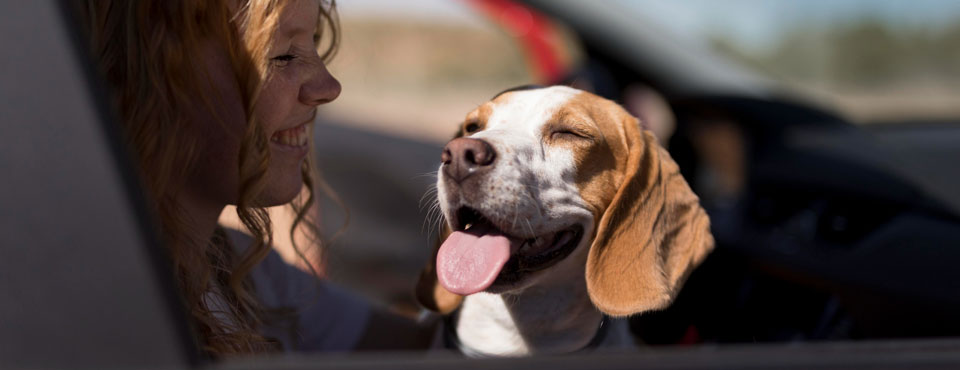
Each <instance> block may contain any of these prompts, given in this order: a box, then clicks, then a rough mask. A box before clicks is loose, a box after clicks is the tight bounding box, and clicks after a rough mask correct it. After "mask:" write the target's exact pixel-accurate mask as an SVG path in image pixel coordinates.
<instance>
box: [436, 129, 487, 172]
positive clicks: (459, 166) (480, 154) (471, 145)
mask: <svg viewBox="0 0 960 370" xmlns="http://www.w3.org/2000/svg"><path fill="white" fill-rule="evenodd" d="M496 158H497V152H496V151H495V150H493V147H492V146H490V143H487V142H486V141H483V140H480V139H471V138H465V137H461V138H457V139H453V140H451V141H450V142H449V143H447V146H445V147H444V148H443V153H441V154H440V160H441V161H443V173H444V174H446V175H447V176H448V177H450V179H452V180H453V181H456V182H458V183H459V182H462V181H463V180H465V179H466V178H467V177H470V175H473V174H475V173H478V172H483V171H484V170H486V169H489V168H491V167H493V166H492V164H493V161H494V160H495V159H496Z"/></svg>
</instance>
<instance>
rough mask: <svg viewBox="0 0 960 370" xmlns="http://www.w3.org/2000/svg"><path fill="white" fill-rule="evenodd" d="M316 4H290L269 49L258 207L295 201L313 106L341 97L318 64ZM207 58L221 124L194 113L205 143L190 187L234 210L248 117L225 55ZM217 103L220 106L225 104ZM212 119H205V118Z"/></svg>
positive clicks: (261, 106)
mask: <svg viewBox="0 0 960 370" xmlns="http://www.w3.org/2000/svg"><path fill="white" fill-rule="evenodd" d="M319 9H320V2H319V0H290V3H289V4H288V6H287V7H286V8H285V9H284V11H283V13H282V14H281V15H280V23H279V29H278V30H277V32H276V35H275V37H274V39H273V40H272V45H271V47H270V50H271V52H270V54H269V55H268V56H267V57H268V58H269V67H268V68H269V72H268V77H267V79H266V80H265V81H264V82H263V85H262V88H261V92H260V96H259V100H258V101H257V102H256V104H255V108H254V113H253V114H254V115H255V117H256V120H257V122H259V123H260V125H261V126H262V127H263V130H264V132H265V134H266V135H267V137H268V138H269V150H270V161H269V164H268V167H267V171H266V175H265V176H264V181H265V188H264V190H263V191H262V192H261V193H260V195H259V196H258V198H257V199H255V201H256V203H257V205H260V206H273V205H280V204H284V203H287V202H290V201H291V200H293V198H294V197H296V195H297V194H299V192H300V190H301V187H302V185H303V178H302V174H301V168H302V165H303V162H304V160H305V159H306V156H307V155H308V153H309V147H310V145H311V141H312V126H313V120H314V117H315V114H316V108H317V106H319V105H321V104H325V103H328V102H331V101H333V100H334V99H336V98H337V96H338V95H339V94H340V83H339V82H338V81H337V80H336V79H335V78H334V77H333V76H332V75H330V73H329V72H328V71H327V68H326V66H325V65H324V63H323V61H321V59H320V57H319V55H318V53H317V50H316V46H315V43H314V36H315V35H316V33H317V21H318V19H317V17H318V16H319V14H318V12H319ZM211 49H212V50H211V54H216V55H212V56H211V57H209V58H206V61H207V66H206V67H207V69H208V73H209V74H210V77H211V78H212V80H213V82H214V86H213V88H214V89H216V90H218V91H216V92H214V94H215V95H213V96H219V97H221V98H220V99H216V100H215V102H216V103H215V105H216V106H217V109H218V110H219V111H218V114H219V116H220V117H224V118H225V119H224V121H226V122H225V123H226V126H224V125H221V124H219V123H218V122H217V121H216V120H211V119H209V118H210V117H203V116H201V114H202V113H199V114H196V115H195V116H196V117H195V118H196V120H197V121H198V122H200V125H201V126H202V127H201V130H202V131H203V132H202V133H201V136H202V144H201V149H200V153H198V154H199V157H200V160H199V163H198V166H197V167H198V168H197V171H194V173H195V176H194V178H192V179H191V180H192V182H193V184H190V185H189V187H190V188H192V189H193V190H195V191H199V192H200V193H199V194H195V196H197V197H199V198H200V199H196V200H201V199H204V198H206V199H210V200H215V201H216V202H217V203H225V204H236V202H237V200H238V198H239V187H240V184H239V174H238V172H239V171H238V161H239V155H240V142H241V140H242V137H243V133H244V130H245V127H246V118H245V115H244V114H243V108H242V104H241V103H240V101H241V100H240V93H239V91H240V90H239V86H238V85H237V83H236V81H235V80H234V79H233V77H232V74H231V73H230V71H231V69H230V68H231V67H230V63H229V61H228V59H227V57H226V53H225V52H224V51H223V50H222V49H220V50H216V48H215V47H214V48H211ZM220 100H223V101H222V102H221V101H220ZM207 116H209V114H207Z"/></svg>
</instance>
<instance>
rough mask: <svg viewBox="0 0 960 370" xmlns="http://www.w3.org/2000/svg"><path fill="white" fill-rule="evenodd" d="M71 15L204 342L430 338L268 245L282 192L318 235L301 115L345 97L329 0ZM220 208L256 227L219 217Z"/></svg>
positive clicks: (311, 345) (141, 5) (114, 4)
mask: <svg viewBox="0 0 960 370" xmlns="http://www.w3.org/2000/svg"><path fill="white" fill-rule="evenodd" d="M80 14H81V18H82V22H83V24H84V25H85V28H86V30H87V31H88V32H89V34H88V36H89V39H90V40H91V47H92V49H93V53H94V57H95V59H96V62H97V64H98V66H99V68H100V70H101V72H102V73H103V74H104V76H105V78H106V80H107V82H108V84H109V85H110V87H111V88H112V92H113V93H114V97H115V100H114V102H115V105H116V107H117V109H118V111H119V112H120V121H121V131H122V133H123V137H124V138H125V140H126V142H127V143H128V144H129V146H130V148H131V150H132V151H133V152H134V153H135V154H136V159H137V161H138V162H137V163H138V164H139V169H140V172H141V175H142V179H143V183H144V186H145V189H146V192H147V194H148V198H149V200H150V205H151V206H152V209H153V210H154V211H155V213H156V215H157V218H158V219H159V221H160V224H161V226H162V235H163V239H164V240H163V241H164V244H165V245H166V246H167V247H168V248H169V252H170V256H171V259H172V262H173V267H174V271H175V273H176V278H177V281H178V283H179V287H180V289H181V292H182V295H183V298H184V302H185V304H186V307H187V309H188V311H189V315H190V317H191V319H192V323H193V326H194V328H195V331H196V333H197V337H198V338H197V339H198V341H199V343H201V344H202V346H203V348H204V350H205V351H206V352H207V353H209V354H211V355H213V356H224V355H232V354H243V353H257V352H266V351H275V350H279V349H288V350H289V349H304V350H306V349H320V350H324V349H337V350H339V349H350V348H381V349H382V348H389V347H394V348H396V347H411V346H422V345H425V344H426V342H427V341H429V330H428V329H427V328H418V327H417V326H415V325H413V323H412V322H411V321H406V320H403V319H400V318H397V317H393V316H391V315H389V314H385V313H379V312H376V311H374V310H371V309H370V308H369V307H368V305H367V304H366V303H364V302H362V301H361V300H358V299H356V298H353V297H352V296H350V295H349V294H346V293H343V292H340V291H338V290H336V288H333V287H330V286H328V285H325V284H322V283H320V284H318V283H317V280H316V279H315V278H314V277H313V276H309V275H306V276H304V274H302V273H300V272H299V271H298V270H296V269H293V268H291V267H290V266H288V265H285V264H283V262H282V261H281V260H280V259H279V257H278V256H277V255H276V253H275V252H272V250H271V248H270V242H271V240H270V235H271V222H270V217H269V216H268V214H267V213H266V211H265V210H264V207H269V206H276V205H283V204H290V205H291V206H292V207H293V208H294V209H295V210H296V213H297V218H296V222H294V225H293V228H294V229H298V228H299V229H302V230H306V231H307V232H308V234H310V235H313V236H314V237H316V236H317V233H316V226H315V225H316V224H315V223H314V221H313V220H311V219H310V217H308V215H309V213H308V212H307V211H306V210H307V209H308V208H309V206H310V205H311V204H312V203H313V202H314V188H315V187H316V186H317V185H319V184H322V182H321V181H320V179H319V178H318V177H317V175H316V172H315V171H313V169H312V163H311V162H312V160H311V155H310V152H311V142H310V138H311V137H312V134H311V129H312V125H311V123H312V122H313V119H314V116H315V113H316V108H317V107H318V106H320V105H323V104H326V103H329V102H331V101H333V100H334V99H336V98H337V96H338V95H339V93H340V84H339V82H338V81H337V80H336V79H335V78H334V77H333V76H331V75H330V73H329V72H328V71H327V69H326V65H325V62H326V61H327V60H328V59H329V58H330V57H331V55H332V53H333V51H334V50H335V47H336V40H337V37H336V36H337V27H336V23H335V16H334V6H333V4H332V1H331V3H325V2H323V3H322V2H321V0H142V1H129V0H88V1H86V2H85V3H83V9H82V10H81V12H80ZM322 41H324V43H323V44H324V45H326V47H324V48H322V50H321V48H320V45H321V42H322ZM302 190H303V192H302V193H301V191H302ZM300 194H303V195H300ZM227 205H236V207H237V213H238V215H239V218H240V220H241V221H242V222H243V224H244V226H245V227H246V229H248V230H249V232H250V233H251V234H252V238H246V239H244V238H242V237H239V236H237V235H230V234H228V232H226V231H225V230H224V229H223V228H221V227H220V226H218V225H217V219H218V216H219V215H220V213H221V211H222V210H223V209H224V207H225V206H227ZM290 232H291V233H293V232H294V230H290ZM379 333H390V335H379ZM397 333H406V334H407V335H397Z"/></svg>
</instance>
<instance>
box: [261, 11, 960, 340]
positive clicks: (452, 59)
mask: <svg viewBox="0 0 960 370" xmlns="http://www.w3.org/2000/svg"><path fill="white" fill-rule="evenodd" d="M337 7H338V10H339V14H340V21H341V29H342V44H341V47H340V49H339V54H338V55H337V56H336V58H335V60H334V61H333V63H332V64H331V65H330V66H329V67H330V69H331V71H332V72H333V74H334V75H335V76H336V77H337V78H339V79H340V81H341V82H342V84H343V86H344V87H343V93H342V94H341V95H340V98H339V99H338V100H337V101H336V102H335V103H333V104H331V105H329V106H325V107H324V108H323V109H321V115H322V117H321V118H320V124H319V125H318V128H317V130H316V131H317V132H316V135H317V140H316V143H317V150H318V162H319V166H320V169H321V171H322V172H323V173H324V176H325V178H326V179H327V181H329V182H330V184H331V185H332V187H333V189H334V190H335V191H336V192H337V194H338V196H339V198H340V199H339V200H340V201H342V206H340V205H338V202H337V201H333V200H332V199H327V200H324V203H323V206H322V220H323V228H324V230H325V233H326V235H328V236H331V235H336V237H335V238H334V240H333V241H332V242H331V243H329V244H328V245H327V246H325V248H324V250H323V251H324V257H323V258H324V262H323V263H322V265H323V266H322V268H323V270H324V273H325V274H326V275H327V277H328V278H329V279H331V280H333V281H336V282H338V283H341V284H343V285H346V286H349V287H351V288H354V289H355V290H356V291H358V292H360V293H361V294H363V295H365V296H367V297H368V298H371V299H373V300H374V301H375V302H378V303H379V304H382V305H385V306H388V307H390V308H392V309H395V310H398V311H401V312H407V313H411V314H413V313H416V312H417V310H419V308H418V306H417V305H416V304H415V302H414V301H413V298H412V287H413V285H414V283H415V281H416V277H417V274H418V273H419V269H420V268H421V267H422V266H423V264H424V263H426V261H427V258H429V256H430V251H431V248H432V246H433V243H434V238H435V236H434V235H435V231H436V228H437V227H438V222H440V221H439V220H438V219H436V217H433V216H435V215H432V214H430V213H429V210H430V208H431V206H432V204H433V203H434V202H435V199H434V198H433V197H432V195H430V194H429V189H430V188H431V187H432V186H433V184H434V183H435V181H436V177H435V171H436V170H437V167H438V166H439V154H440V150H441V148H442V146H443V144H444V143H445V142H446V141H447V140H448V139H449V138H450V137H451V136H452V134H453V132H454V131H455V129H456V128H457V126H458V124H459V122H460V121H461V120H462V118H463V117H464V116H465V114H466V113H467V112H469V111H470V110H472V109H473V108H475V107H476V106H478V105H479V104H481V103H483V102H485V101H487V100H488V99H490V98H491V97H492V96H494V95H495V94H496V93H498V92H500V91H502V90H504V89H507V88H510V87H514V86H518V85H524V84H531V83H533V84H567V85H572V86H575V87H579V88H583V89H586V90H590V91H593V92H595V93H597V94H599V95H602V96H605V97H607V98H610V99H613V100H615V101H617V102H619V103H621V104H623V105H624V106H625V107H626V108H627V109H628V110H630V111H631V113H633V114H634V115H637V116H638V117H640V118H641V120H642V121H644V124H645V126H646V127H647V128H648V129H651V130H654V132H655V133H656V134H657V136H658V138H659V139H660V140H661V143H662V144H664V145H665V146H667V147H668V148H669V149H670V151H671V154H672V156H673V157H674V158H675V159H676V160H677V162H678V163H679V164H680V166H681V169H682V171H683V173H684V176H685V177H686V178H687V180H688V182H690V183H691V185H692V186H693V188H694V190H695V191H696V192H697V193H698V194H699V195H700V196H701V200H702V202H703V204H704V206H705V208H707V210H708V212H709V213H710V215H711V219H712V222H713V232H714V234H715V235H716V237H717V240H718V248H717V251H716V252H715V253H714V254H713V255H712V256H711V257H710V259H708V261H707V262H706V263H705V264H704V266H703V267H702V268H701V269H699V270H698V271H697V273H695V274H694V276H692V277H691V279H690V281H689V284H688V285H687V287H686V288H685V289H684V292H683V293H681V296H680V297H679V298H678V300H677V303H676V304H675V305H674V307H673V308H671V309H670V310H667V311H664V312H658V313H652V314H646V315H642V317H640V318H637V319H635V320H634V323H633V324H634V326H635V329H637V331H638V332H643V333H645V334H644V338H643V340H644V341H646V342H648V343H663V344H678V343H688V344H689V343H704V342H741V341H748V342H749V341H794V340H823V339H856V338H877V337H916V336H942V335H958V334H960V322H958V321H960V317H957V315H955V314H954V312H957V311H956V309H957V308H960V295H957V294H955V293H956V292H958V291H960V276H958V273H957V272H956V271H955V269H954V268H953V266H954V264H955V263H956V262H960V250H958V249H957V248H958V247H960V223H958V221H957V220H958V218H957V216H956V215H957V214H958V212H957V211H958V209H960V194H958V191H957V190H956V189H958V188H960V187H958V186H960V179H958V176H960V175H958V173H957V171H956V167H955V166H954V164H953V162H954V161H955V160H956V158H960V157H958V155H960V152H958V150H957V147H958V146H957V145H956V143H957V141H956V140H958V139H960V126H958V118H960V83H958V82H960V73H958V72H960V2H956V1H953V0H914V1H909V2H905V1H899V0H809V1H803V2H787V1H779V2H770V1H762V0H730V1H723V2H716V1H710V0H689V1H682V2H678V1H662V0H661V1H658V0H607V1H600V2H579V1H572V0H554V1H537V0H527V1H512V0H460V1H452V0H411V1H404V2H396V1H388V0H342V1H338V2H337ZM345 211H346V212H345ZM277 229H278V230H285V229H286V228H285V227H284V226H283V223H280V225H278V227H277ZM284 238H285V236H281V235H278V239H279V240H281V241H282V240H283V239H284ZM286 255H287V256H288V257H290V260H291V261H293V260H294V259H295V258H294V256H293V255H292V254H290V253H287V254H286ZM891 302H898V303H896V304H890V303H891ZM696 307H712V308H711V309H710V310H703V309H696ZM878 307H879V308H878ZM706 311H709V312H706Z"/></svg>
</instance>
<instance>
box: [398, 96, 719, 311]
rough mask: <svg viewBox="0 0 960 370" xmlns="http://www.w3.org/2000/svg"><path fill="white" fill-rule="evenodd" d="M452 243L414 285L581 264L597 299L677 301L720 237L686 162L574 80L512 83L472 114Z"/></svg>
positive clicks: (519, 283)
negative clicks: (513, 87) (688, 177)
mask: <svg viewBox="0 0 960 370" xmlns="http://www.w3.org/2000/svg"><path fill="white" fill-rule="evenodd" d="M441 159H442V161H443V164H442V165H441V167H440V171H439V173H438V179H437V196H438V201H439V205H440V208H441V210H442V211H443V215H444V216H445V218H446V221H447V227H448V228H449V229H448V230H446V233H445V234H446V235H444V237H445V239H446V240H445V241H444V243H443V245H442V246H440V247H439V248H438V249H437V250H435V253H434V256H435V258H434V259H433V260H432V261H431V263H430V264H429V265H428V266H427V268H426V269H425V270H424V272H423V274H422V275H421V280H420V282H419V284H418V287H417V296H418V298H419V300H420V301H421V303H423V304H424V305H425V306H426V307H428V308H431V309H434V310H437V311H440V312H444V313H445V312H449V311H451V310H453V309H454V308H455V307H456V306H457V305H458V304H459V302H460V300H461V297H462V295H466V294H472V293H475V292H478V291H489V292H493V293H502V292H510V291H518V290H523V289H525V288H527V287H530V286H532V285H536V284H538V282H542V281H544V279H555V278H557V276H555V275H556V274H559V273H565V274H569V273H570V272H571V271H579V272H578V273H579V274H582V275H583V276H585V277H586V283H587V284H586V285H587V291H588V293H589V296H590V299H591V300H592V301H593V303H594V304H595V305H596V307H597V308H599V309H600V310H601V311H603V312H605V313H607V314H609V315H614V316H625V315H630V314H634V313H638V312H643V311H647V310H652V309H659V308H663V307H665V306H667V305H668V304H669V303H670V302H671V301H672V299H673V297H674V296H675V294H676V293H677V291H678V290H679V288H680V286H681V284H682V282H683V280H684V279H685V278H686V276H687V275H688V274H689V272H690V271H691V270H692V269H693V267H695V266H696V265H697V264H698V263H699V262H700V261H701V260H702V259H703V258H704V256H706V254H707V252H709V251H710V250H711V249H712V247H713V237H712V236H711V235H710V230H709V228H710V226H709V220H708V218H707V216H706V214H705V212H704V211H703V209H702V208H701V207H700V205H699V200H698V198H697V196H696V195H694V194H693V192H692V191H691V190H690V187H689V186H688V185H687V183H686V182H685V181H684V179H683V177H682V176H681V175H680V173H679V169H678V167H677V165H676V164H675V163H674V162H673V160H672V159H671V158H670V156H669V154H667V152H666V151H665V150H663V149H662V148H661V147H660V146H659V145H658V144H657V141H656V139H655V138H654V136H653V135H652V134H651V133H650V132H647V131H643V130H642V129H641V127H640V125H639V122H638V121H637V119H636V118H634V117H632V116H630V115H629V114H628V113H627V112H626V111H625V110H624V109H623V108H621V107H620V106H618V105H617V104H616V103H613V102H611V101H609V100H606V99H603V98H600V97H598V96H596V95H593V94H590V93H587V92H583V91H579V90H576V89H572V88H568V87H560V86H555V87H549V88H537V89H525V90H517V91H508V92H506V93H502V94H500V95H498V96H497V97H495V98H494V99H493V100H492V101H490V102H487V103H485V104H483V105H481V106H480V107H479V108H477V109H476V110H474V111H473V112H470V113H469V114H468V115H467V117H466V120H465V121H464V122H463V124H462V126H461V128H460V133H459V134H458V137H457V138H455V139H454V140H452V141H450V142H449V143H448V144H447V146H446V147H445V148H444V151H443V154H442V157H441Z"/></svg>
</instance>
